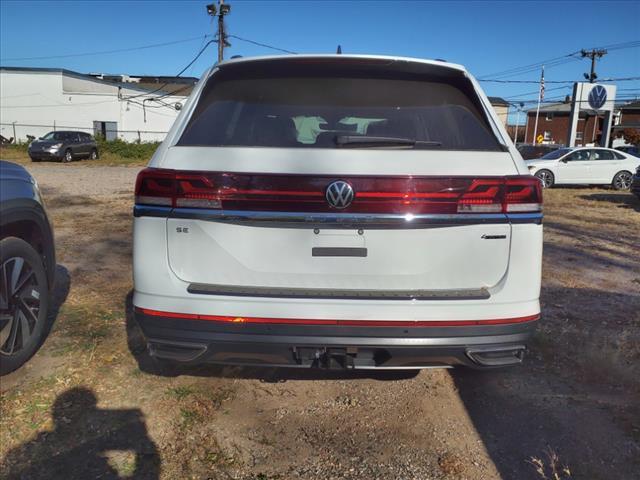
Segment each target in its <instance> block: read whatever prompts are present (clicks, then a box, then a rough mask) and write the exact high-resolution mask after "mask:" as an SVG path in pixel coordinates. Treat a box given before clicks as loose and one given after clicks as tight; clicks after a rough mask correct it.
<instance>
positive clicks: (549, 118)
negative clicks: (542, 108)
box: [544, 112, 553, 122]
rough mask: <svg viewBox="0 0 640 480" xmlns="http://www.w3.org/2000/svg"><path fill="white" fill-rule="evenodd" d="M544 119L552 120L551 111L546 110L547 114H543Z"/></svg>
mask: <svg viewBox="0 0 640 480" xmlns="http://www.w3.org/2000/svg"><path fill="white" fill-rule="evenodd" d="M544 119H545V120H546V121H547V122H550V121H552V120H553V112H547V114H546V115H545V117H544Z"/></svg>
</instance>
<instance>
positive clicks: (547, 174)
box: [535, 169, 556, 188]
mask: <svg viewBox="0 0 640 480" xmlns="http://www.w3.org/2000/svg"><path fill="white" fill-rule="evenodd" d="M535 176H536V178H537V179H538V180H540V182H541V183H542V186H543V187H544V188H551V187H553V184H554V183H555V181H556V178H555V177H554V176H553V173H552V172H551V171H550V170H546V169H542V170H538V171H537V172H536V174H535Z"/></svg>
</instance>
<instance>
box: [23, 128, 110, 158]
mask: <svg viewBox="0 0 640 480" xmlns="http://www.w3.org/2000/svg"><path fill="white" fill-rule="evenodd" d="M98 155H99V154H98V144H97V143H96V141H95V139H94V138H93V137H92V136H91V135H89V134H88V133H84V132H73V131H55V132H49V133H47V134H46V135H45V136H44V137H40V138H38V139H36V140H34V141H33V142H31V144H30V145H29V157H30V158H31V160H32V161H34V162H39V161H41V160H58V161H60V162H70V161H71V160H75V159H78V158H90V159H91V160H95V159H97V158H98Z"/></svg>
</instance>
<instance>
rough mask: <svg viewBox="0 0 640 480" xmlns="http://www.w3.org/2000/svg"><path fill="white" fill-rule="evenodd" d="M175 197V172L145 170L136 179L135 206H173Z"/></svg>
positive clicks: (156, 169) (155, 169)
mask: <svg viewBox="0 0 640 480" xmlns="http://www.w3.org/2000/svg"><path fill="white" fill-rule="evenodd" d="M175 196H176V182H175V172H174V171H173V170H161V169H158V168H145V169H144V170H142V171H141V172H140V173H138V177H137V178H136V204H138V205H163V206H170V207H172V206H174V204H173V200H174V198H175Z"/></svg>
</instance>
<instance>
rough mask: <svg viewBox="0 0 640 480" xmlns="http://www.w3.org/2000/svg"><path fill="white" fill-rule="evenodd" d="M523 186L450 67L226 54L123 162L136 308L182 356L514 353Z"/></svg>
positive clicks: (155, 349)
mask: <svg viewBox="0 0 640 480" xmlns="http://www.w3.org/2000/svg"><path fill="white" fill-rule="evenodd" d="M541 192H542V189H541V184H540V182H539V180H538V179H536V178H535V177H533V176H531V175H529V173H528V170H527V167H526V166H525V164H524V162H523V160H522V158H521V157H520V155H519V153H518V152H517V150H516V149H515V147H514V146H513V144H512V143H511V141H510V140H509V137H508V135H507V133H506V132H505V130H504V128H503V126H502V124H501V122H500V121H499V119H498V118H497V116H496V114H495V112H494V111H493V109H492V108H491V105H490V104H489V102H488V100H487V97H486V96H485V95H484V93H483V92H482V91H481V89H480V87H479V85H478V83H477V82H476V81H475V80H474V79H473V77H471V76H470V75H469V74H468V73H467V72H466V71H465V69H464V68H463V67H461V66H459V65H454V64H449V63H445V62H440V61H427V60H417V59H410V58H396V57H380V56H360V55H357V56H352V55H313V56H306V55H305V56H302V55H296V56H280V57H263V58H251V59H236V60H231V61H227V62H224V63H221V64H219V65H216V66H215V67H213V68H212V69H210V70H209V71H207V72H206V73H205V74H204V76H203V78H202V80H201V81H200V83H199V84H198V85H197V87H196V88H195V90H194V92H193V93H192V95H191V97H190V99H189V101H188V102H187V104H186V105H185V108H184V109H183V111H182V112H181V113H180V116H179V117H178V119H177V120H176V122H175V124H174V126H173V128H172V129H171V132H169V134H168V136H167V138H166V140H165V141H164V143H163V144H162V145H161V146H160V148H159V149H158V150H157V152H156V154H155V155H154V157H153V159H152V160H151V162H150V164H149V168H147V169H145V170H143V171H142V172H141V173H140V174H139V176H138V179H137V183H136V199H135V202H136V205H135V210H134V215H135V221H134V283H135V295H134V305H135V316H136V319H137V321H138V322H139V324H140V325H141V327H142V330H143V332H144V334H145V336H146V338H147V341H148V346H149V351H150V353H151V354H152V355H153V356H155V357H158V358H162V359H170V360H176V361H183V362H215V363H228V364H245V365H278V366H319V367H339V368H425V367H434V366H440V367H446V366H452V365H468V366H474V367H491V366H501V365H510V364H516V363H520V362H521V361H522V357H523V353H524V350H525V343H526V341H527V339H528V338H529V336H530V334H531V333H532V331H533V328H534V326H535V324H536V321H537V320H538V319H539V314H540V304H539V300H538V299H539V293H540V275H541V259H542V224H541V223H542V212H541V209H542V193H541Z"/></svg>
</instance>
